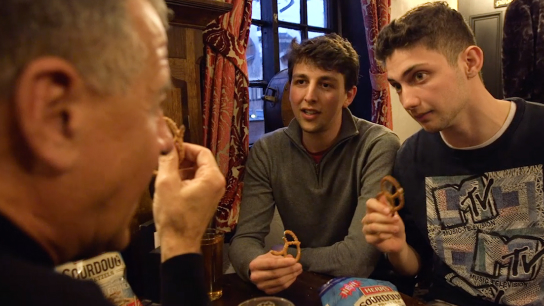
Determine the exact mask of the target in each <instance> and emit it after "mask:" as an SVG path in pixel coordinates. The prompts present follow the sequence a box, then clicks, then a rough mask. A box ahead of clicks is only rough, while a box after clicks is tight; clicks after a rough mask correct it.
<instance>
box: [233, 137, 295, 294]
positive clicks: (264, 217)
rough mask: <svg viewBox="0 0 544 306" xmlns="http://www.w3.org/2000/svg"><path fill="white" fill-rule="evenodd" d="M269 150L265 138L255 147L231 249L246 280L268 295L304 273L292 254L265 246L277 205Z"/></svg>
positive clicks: (285, 286) (237, 270) (236, 263)
mask: <svg viewBox="0 0 544 306" xmlns="http://www.w3.org/2000/svg"><path fill="white" fill-rule="evenodd" d="M267 153H268V151H267V150H266V144H265V143H263V142H262V141H258V142H257V143H255V145H254V146H253V148H252V149H251V152H250V155H249V159H248V162H247V167H246V174H245V177H244V191H243V196H242V203H241V207H240V219H239V222H238V226H237V229H236V235H235V236H234V237H233V239H232V241H231V245H230V248H229V258H230V260H231V263H232V265H233V267H234V269H235V270H236V272H237V273H238V275H240V277H241V278H242V279H244V280H246V281H251V282H253V283H254V284H255V285H256V286H257V288H259V289H261V290H263V291H265V292H266V293H267V294H274V293H276V292H279V291H281V290H283V289H286V288H287V287H289V286H290V285H291V284H292V283H293V282H294V281H295V280H296V277H297V276H298V275H300V273H302V266H301V265H300V264H299V263H297V262H296V261H295V260H294V258H292V257H286V258H283V257H281V256H274V255H272V254H270V253H269V252H268V250H266V249H264V238H265V236H266V235H267V234H268V233H269V231H270V223H271V221H272V218H273V215H274V206H275V201H274V197H273V194H272V187H271V185H270V182H269V171H268V169H269V159H268V158H267Z"/></svg>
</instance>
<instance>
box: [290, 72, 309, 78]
mask: <svg viewBox="0 0 544 306" xmlns="http://www.w3.org/2000/svg"><path fill="white" fill-rule="evenodd" d="M293 78H305V79H307V78H308V76H307V75H305V74H304V73H297V74H293Z"/></svg>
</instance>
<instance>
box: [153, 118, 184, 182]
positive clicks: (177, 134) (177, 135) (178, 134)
mask: <svg viewBox="0 0 544 306" xmlns="http://www.w3.org/2000/svg"><path fill="white" fill-rule="evenodd" d="M163 118H164V121H165V122H166V126H167V127H168V129H169V130H170V132H171V133H172V137H173V138H174V147H176V151H177V152H178V157H179V164H178V169H181V163H182V162H183V159H185V149H184V148H183V134H184V133H185V126H184V125H183V124H182V125H181V126H180V127H179V128H178V126H177V124H176V123H175V122H174V120H172V119H170V118H168V117H166V116H164V117H163ZM157 173H158V171H157V170H155V171H153V174H154V175H157Z"/></svg>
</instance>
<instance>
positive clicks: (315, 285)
mask: <svg viewBox="0 0 544 306" xmlns="http://www.w3.org/2000/svg"><path fill="white" fill-rule="evenodd" d="M330 279H331V277H330V276H326V275H322V274H317V273H312V272H306V271H304V272H302V274H301V275H300V276H298V277H297V280H296V281H295V282H294V283H293V285H291V287H289V288H288V289H286V290H284V291H282V292H279V293H276V294H274V295H275V296H279V297H282V298H286V299H288V300H290V301H291V302H293V303H294V304H295V305H296V306H322V304H321V299H320V298H319V288H321V286H322V285H324V284H325V283H326V282H328V281H329V280H330ZM265 295H266V294H265V293H264V292H262V291H260V290H259V289H257V287H255V286H254V285H253V284H250V283H247V282H244V281H243V280H242V279H241V278H240V277H239V276H238V275H237V274H236V273H234V274H225V275H223V296H222V297H221V298H219V299H218V300H215V301H213V303H212V305H213V306H238V304H240V303H242V302H243V301H245V300H248V299H250V298H254V297H259V296H265ZM401 295H402V299H403V300H404V303H406V306H420V305H424V304H423V303H421V302H420V301H418V300H416V299H415V298H412V297H409V296H407V295H405V294H402V293H401Z"/></svg>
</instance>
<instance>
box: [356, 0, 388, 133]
mask: <svg viewBox="0 0 544 306" xmlns="http://www.w3.org/2000/svg"><path fill="white" fill-rule="evenodd" d="M361 8H362V11H363V19H364V21H365V30H366V43H367V49H368V58H369V60H370V72H369V73H370V83H371V84H372V122H375V123H378V124H382V125H384V126H386V127H388V128H390V129H393V118H392V113H391V95H390V93H389V82H388V81H387V72H386V70H385V68H384V67H382V66H381V65H380V64H379V63H378V62H377V61H376V58H375V57H374V44H375V42H376V38H377V36H378V33H379V32H380V30H381V29H382V28H383V27H384V26H385V25H387V24H388V23H389V21H390V18H391V0H361Z"/></svg>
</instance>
